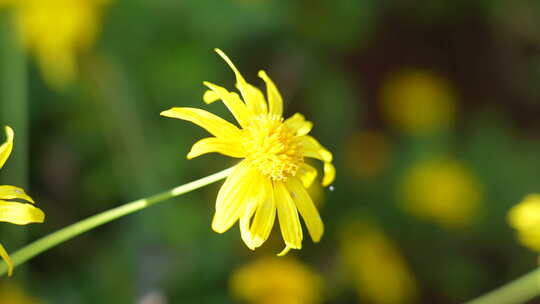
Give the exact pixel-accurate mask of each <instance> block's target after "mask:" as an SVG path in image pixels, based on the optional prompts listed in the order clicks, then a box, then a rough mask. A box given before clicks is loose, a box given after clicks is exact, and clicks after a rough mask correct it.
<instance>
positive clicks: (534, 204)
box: [508, 194, 540, 252]
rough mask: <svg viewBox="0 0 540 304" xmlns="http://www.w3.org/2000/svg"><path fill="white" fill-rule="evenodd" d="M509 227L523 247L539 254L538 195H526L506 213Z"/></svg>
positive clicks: (539, 221)
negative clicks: (512, 229)
mask: <svg viewBox="0 0 540 304" xmlns="http://www.w3.org/2000/svg"><path fill="white" fill-rule="evenodd" d="M508 221H509V222H510V226H512V227H513V228H515V229H516V230H517V231H518V235H519V240H520V241H521V243H523V244H524V245H525V246H527V247H529V248H531V249H533V250H535V251H537V252H540V194H530V195H527V196H526V197H525V198H524V199H523V201H522V202H521V203H519V204H518V205H516V206H514V207H513V208H512V209H510V212H508Z"/></svg>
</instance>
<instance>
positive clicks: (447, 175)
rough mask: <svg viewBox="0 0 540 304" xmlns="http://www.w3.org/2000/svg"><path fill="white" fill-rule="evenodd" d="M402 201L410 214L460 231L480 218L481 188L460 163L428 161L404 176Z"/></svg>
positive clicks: (445, 160) (471, 174) (443, 160)
mask: <svg viewBox="0 0 540 304" xmlns="http://www.w3.org/2000/svg"><path fill="white" fill-rule="evenodd" d="M400 199H401V201H402V203H403V204H404V205H403V207H404V208H405V210H406V211H408V212H409V213H411V214H413V215H415V216H418V217H420V218H425V219H428V220H432V221H435V222H436V223H438V224H440V225H442V226H444V227H446V228H458V227H463V226H466V225H468V224H470V223H472V222H473V220H474V219H475V218H476V217H477V216H478V214H479V211H480V208H481V205H482V185H481V184H480V182H479V181H478V180H477V178H476V176H474V174H473V173H472V172H471V171H470V170H469V169H468V168H467V167H465V166H464V165H463V164H462V163H460V162H458V161H453V160H447V159H435V160H429V161H424V162H421V163H418V164H416V165H414V166H413V167H412V168H411V169H410V170H409V172H407V174H406V175H405V176H404V178H403V181H402V183H401V189H400Z"/></svg>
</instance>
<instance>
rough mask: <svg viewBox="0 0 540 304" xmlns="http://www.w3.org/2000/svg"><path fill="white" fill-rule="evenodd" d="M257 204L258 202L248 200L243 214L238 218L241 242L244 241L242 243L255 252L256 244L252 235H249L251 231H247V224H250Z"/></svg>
mask: <svg viewBox="0 0 540 304" xmlns="http://www.w3.org/2000/svg"><path fill="white" fill-rule="evenodd" d="M257 203H258V201H257V200H256V199H250V200H249V201H248V202H246V206H245V207H244V212H243V214H242V216H241V217H240V235H241V236H242V240H243V241H244V243H245V244H246V245H247V246H248V248H249V249H251V250H255V248H257V247H258V246H257V242H256V241H255V239H254V238H253V235H252V234H251V231H250V230H249V224H250V222H251V218H252V217H253V214H254V213H255V210H256V209H257Z"/></svg>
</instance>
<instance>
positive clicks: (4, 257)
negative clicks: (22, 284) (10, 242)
mask: <svg viewBox="0 0 540 304" xmlns="http://www.w3.org/2000/svg"><path fill="white" fill-rule="evenodd" d="M0 258H2V260H4V262H6V264H7V269H8V276H11V275H12V274H13V262H11V258H10V257H9V255H8V253H7V251H6V249H5V248H4V246H2V244H0Z"/></svg>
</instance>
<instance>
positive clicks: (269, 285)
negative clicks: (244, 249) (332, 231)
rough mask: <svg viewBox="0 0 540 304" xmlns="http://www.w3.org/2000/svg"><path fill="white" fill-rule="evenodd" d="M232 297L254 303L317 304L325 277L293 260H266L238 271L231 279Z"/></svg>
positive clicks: (276, 258) (258, 261)
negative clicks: (322, 277)
mask: <svg viewBox="0 0 540 304" xmlns="http://www.w3.org/2000/svg"><path fill="white" fill-rule="evenodd" d="M230 288H231V292H232V294H233V295H234V296H235V297H236V298H238V299H242V300H244V301H246V302H248V303H252V304H316V303H320V302H322V299H321V288H322V280H321V278H320V277H319V276H318V275H317V274H315V272H313V270H311V269H310V268H309V267H308V266H306V265H304V264H302V263H301V262H299V261H297V260H296V259H293V258H283V257H282V258H278V257H265V258H260V259H258V260H256V261H254V262H252V263H250V264H247V265H244V266H242V267H240V268H238V269H237V270H236V271H235V272H234V273H233V274H232V276H231V279H230Z"/></svg>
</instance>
